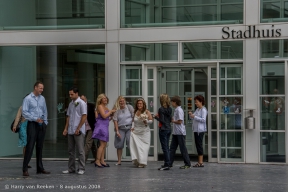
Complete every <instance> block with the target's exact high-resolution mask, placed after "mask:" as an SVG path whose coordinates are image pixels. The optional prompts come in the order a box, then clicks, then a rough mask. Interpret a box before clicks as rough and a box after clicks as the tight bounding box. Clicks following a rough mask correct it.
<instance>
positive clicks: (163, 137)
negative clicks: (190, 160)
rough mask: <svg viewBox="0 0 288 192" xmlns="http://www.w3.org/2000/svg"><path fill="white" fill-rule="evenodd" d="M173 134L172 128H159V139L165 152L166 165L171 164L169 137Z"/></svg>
mask: <svg viewBox="0 0 288 192" xmlns="http://www.w3.org/2000/svg"><path fill="white" fill-rule="evenodd" d="M170 135H171V131H170V130H161V129H159V139H160V143H161V147H162V151H163V154H164V167H168V166H169V165H170V154H169V138H170Z"/></svg>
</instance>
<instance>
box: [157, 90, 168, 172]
mask: <svg viewBox="0 0 288 192" xmlns="http://www.w3.org/2000/svg"><path fill="white" fill-rule="evenodd" d="M160 104H161V107H160V108H159V109H158V114H156V115H155V116H154V118H155V119H156V120H157V121H159V138H160V143H161V147H162V150H163V154H164V165H163V166H161V167H160V168H159V169H158V170H161V171H162V170H169V169H170V155H169V138H170V135H171V125H170V123H171V119H172V108H171V107H170V98H169V96H168V95H167V94H166V93H163V94H161V95H160Z"/></svg>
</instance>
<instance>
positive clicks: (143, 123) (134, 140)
mask: <svg viewBox="0 0 288 192" xmlns="http://www.w3.org/2000/svg"><path fill="white" fill-rule="evenodd" d="M151 123H152V116H151V113H150V111H148V110H147V107H146V102H145V100H144V99H143V98H139V99H137V101H136V103H135V108H134V127H132V129H131V136H130V153H131V158H132V162H133V164H134V165H135V166H137V167H138V168H144V167H145V166H146V165H147V159H148V152H149V148H150V137H151V136H150V127H149V126H148V124H151Z"/></svg>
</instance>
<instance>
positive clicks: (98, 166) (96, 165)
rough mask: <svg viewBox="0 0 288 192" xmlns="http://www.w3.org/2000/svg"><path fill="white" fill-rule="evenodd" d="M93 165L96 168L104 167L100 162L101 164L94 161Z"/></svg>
mask: <svg viewBox="0 0 288 192" xmlns="http://www.w3.org/2000/svg"><path fill="white" fill-rule="evenodd" d="M94 165H95V167H97V168H104V166H103V165H102V164H101V165H98V164H97V163H94Z"/></svg>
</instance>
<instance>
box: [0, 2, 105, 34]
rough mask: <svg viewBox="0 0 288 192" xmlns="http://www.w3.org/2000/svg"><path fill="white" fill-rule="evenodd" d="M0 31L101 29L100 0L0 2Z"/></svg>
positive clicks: (103, 5) (102, 25) (103, 15)
mask: <svg viewBox="0 0 288 192" xmlns="http://www.w3.org/2000/svg"><path fill="white" fill-rule="evenodd" d="M0 4H1V6H0V12H1V16H0V29H2V30H31V29H32V30H43V29H85V28H105V1H104V0H97V1H95V0H85V1H84V0H61V1H51V0H25V1H23V0H13V1H6V0H0Z"/></svg>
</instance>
